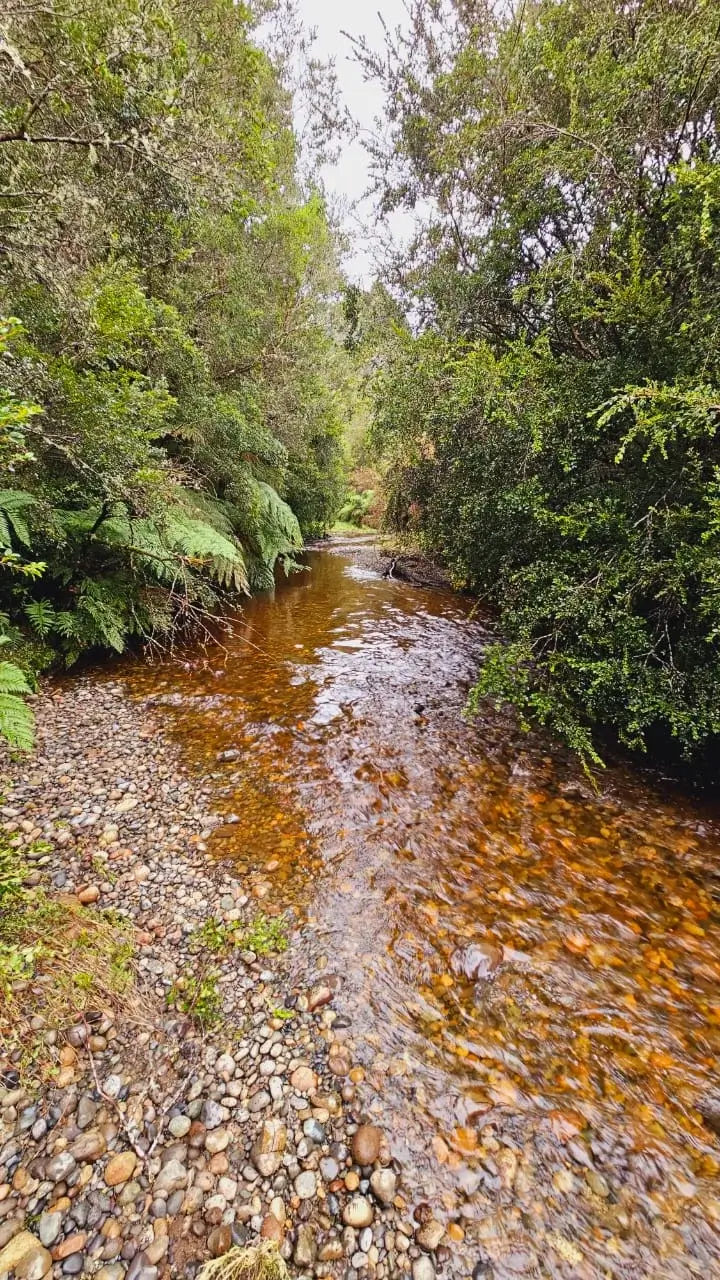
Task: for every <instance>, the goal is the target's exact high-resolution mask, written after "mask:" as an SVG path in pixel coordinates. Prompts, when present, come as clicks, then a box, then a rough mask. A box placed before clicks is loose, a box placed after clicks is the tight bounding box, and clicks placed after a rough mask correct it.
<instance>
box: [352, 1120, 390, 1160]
mask: <svg viewBox="0 0 720 1280" xmlns="http://www.w3.org/2000/svg"><path fill="white" fill-rule="evenodd" d="M382 1137H383V1135H382V1130H381V1129H378V1127H377V1125H374V1124H361V1125H360V1127H359V1128H358V1129H357V1130H356V1132H355V1133H354V1134H353V1139H352V1154H353V1160H355V1161H356V1162H357V1163H358V1164H359V1165H369V1164H374V1163H375V1161H376V1160H377V1158H378V1156H379V1155H380V1146H381V1143H382Z"/></svg>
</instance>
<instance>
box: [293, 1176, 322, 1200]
mask: <svg viewBox="0 0 720 1280" xmlns="http://www.w3.org/2000/svg"><path fill="white" fill-rule="evenodd" d="M294 1186H295V1193H296V1195H297V1196H298V1197H299V1199H300V1200H312V1198H313V1196H314V1195H315V1192H316V1191H317V1178H316V1176H315V1174H314V1173H313V1172H312V1170H308V1171H306V1172H305V1173H300V1174H298V1176H297V1178H296V1179H295V1183H294Z"/></svg>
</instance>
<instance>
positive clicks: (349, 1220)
mask: <svg viewBox="0 0 720 1280" xmlns="http://www.w3.org/2000/svg"><path fill="white" fill-rule="evenodd" d="M374 1216H375V1215H374V1212H373V1207H372V1205H371V1203H370V1201H369V1200H367V1199H366V1198H365V1196H353V1198H352V1200H349V1201H348V1203H347V1204H346V1205H345V1208H344V1209H343V1222H344V1223H345V1225H346V1226H348V1227H355V1228H356V1229H357V1228H361V1227H369V1226H370V1224H371V1222H372V1220H373V1217H374Z"/></svg>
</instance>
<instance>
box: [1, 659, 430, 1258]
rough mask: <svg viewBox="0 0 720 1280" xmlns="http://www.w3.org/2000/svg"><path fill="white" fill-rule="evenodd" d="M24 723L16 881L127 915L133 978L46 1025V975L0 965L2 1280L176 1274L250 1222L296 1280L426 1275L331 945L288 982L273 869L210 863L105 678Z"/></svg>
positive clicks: (13, 806)
mask: <svg viewBox="0 0 720 1280" xmlns="http://www.w3.org/2000/svg"><path fill="white" fill-rule="evenodd" d="M37 717H38V746H37V751H36V753H35V755H34V756H33V758H32V759H31V760H29V761H24V762H21V763H16V764H12V763H11V762H9V761H8V760H5V761H3V764H2V770H1V772H2V776H3V779H4V781H3V795H4V802H3V806H2V811H1V816H2V824H3V830H4V832H5V833H6V837H7V838H12V842H13V845H14V846H15V847H16V849H17V850H18V852H20V853H23V854H24V856H25V858H26V862H27V871H26V876H25V882H26V886H27V887H29V888H30V889H32V888H34V887H35V888H38V889H42V887H43V886H44V887H45V888H46V889H47V891H48V892H49V894H50V895H51V897H52V898H53V900H56V901H60V902H62V901H67V902H68V903H73V909H74V910H75V911H77V909H78V906H79V907H80V909H81V910H82V911H84V912H87V913H88V916H89V917H90V916H93V915H95V914H96V913H100V912H107V911H111V912H114V913H117V918H118V920H126V921H129V922H130V925H131V930H132V937H133V956H132V958H131V959H130V960H129V965H130V967H131V968H132V970H133V971H134V974H135V984H134V990H133V993H132V998H129V997H118V999H117V1000H115V1001H111V1000H108V1001H107V1002H106V1003H105V1005H104V1007H103V1006H101V1007H97V1008H88V1007H85V1009H84V1012H83V1013H78V1015H77V1017H76V1018H75V1019H74V1020H72V1021H71V1023H70V1024H69V1025H60V1026H56V1025H53V1022H52V1020H51V1017H50V1016H49V1015H48V1009H47V1000H46V994H47V989H48V985H50V986H51V985H52V983H53V980H54V975H53V974H52V973H50V974H47V975H43V973H42V965H41V964H40V965H38V967H37V969H36V971H35V972H34V973H33V974H31V975H30V976H28V977H25V976H23V977H20V978H18V979H17V980H16V981H13V979H12V975H10V976H8V975H7V974H5V975H4V980H5V982H7V983H8V986H7V988H6V994H9V992H10V991H12V995H13V999H14V1000H16V1001H17V1004H18V1007H19V1008H21V1009H22V1014H21V1017H20V1020H19V1022H15V1024H14V1025H13V1026H9V1025H8V1024H7V1021H6V1019H3V1021H4V1023H5V1025H4V1026H3V1033H4V1049H3V1055H2V1085H1V1087H0V1133H1V1135H2V1136H1V1139H0V1274H2V1275H3V1276H5V1275H6V1274H11V1273H12V1272H13V1269H14V1273H15V1274H16V1275H17V1276H23V1277H26V1280H31V1277H36V1278H39V1277H41V1276H44V1275H50V1274H52V1275H55V1276H61V1275H63V1276H64V1275H77V1274H80V1273H82V1274H94V1275H96V1276H97V1277H99V1280H121V1278H123V1277H124V1278H125V1280H155V1278H156V1277H163V1276H170V1275H172V1276H173V1277H180V1276H192V1275H194V1274H196V1272H197V1269H198V1268H199V1266H200V1264H201V1263H203V1262H204V1261H206V1260H207V1259H208V1258H209V1257H212V1256H217V1255H220V1254H223V1253H224V1252H226V1251H227V1250H228V1249H229V1248H230V1247H231V1246H232V1245H244V1244H246V1243H249V1242H251V1241H253V1240H256V1239H258V1238H260V1237H262V1238H265V1239H272V1240H276V1241H277V1242H278V1244H279V1247H280V1250H281V1252H282V1254H283V1256H284V1257H285V1258H286V1259H287V1260H288V1261H289V1264H290V1267H291V1270H292V1272H293V1273H294V1274H300V1275H311V1274H314V1275H316V1276H325V1275H330V1274H335V1275H347V1276H353V1275H355V1274H360V1273H361V1272H365V1273H368V1272H369V1273H370V1274H374V1275H377V1276H378V1277H379V1278H381V1277H383V1276H390V1275H394V1274H399V1273H403V1272H407V1273H410V1272H411V1271H412V1274H413V1276H415V1277H416V1280H426V1278H430V1277H432V1275H433V1274H434V1270H435V1268H434V1265H433V1263H432V1261H431V1259H430V1256H429V1252H428V1246H429V1245H431V1246H432V1247H433V1248H434V1247H435V1246H436V1245H437V1244H438V1243H439V1239H440V1237H441V1236H442V1234H443V1230H442V1228H441V1227H440V1228H438V1224H435V1223H427V1222H425V1223H424V1224H418V1223H417V1222H414V1221H413V1220H412V1218H411V1217H410V1215H409V1212H408V1208H409V1206H408V1205H406V1202H405V1201H404V1199H403V1197H402V1191H401V1186H400V1184H399V1180H398V1173H397V1169H396V1167H393V1165H392V1162H391V1159H390V1154H389V1150H388V1146H387V1142H386V1140H385V1135H384V1134H383V1133H382V1132H381V1131H380V1129H378V1128H377V1127H375V1126H374V1125H365V1126H363V1124H362V1121H363V1119H364V1116H363V1114H362V1111H361V1109H360V1106H359V1102H358V1098H357V1096H356V1088H355V1084H356V1082H357V1081H358V1080H359V1079H361V1078H362V1074H363V1072H362V1069H361V1068H358V1067H357V1066H356V1064H355V1063H354V1062H353V1059H352V1056H351V1054H350V1052H349V1051H348V1049H347V1048H346V1046H345V1045H344V1032H343V1025H342V1019H337V1018H336V1016H335V1014H334V1012H333V1009H332V1000H333V993H334V985H335V979H334V975H333V974H332V972H331V968H330V966H329V964H328V961H327V958H321V959H320V961H319V963H318V966H317V968H316V970H315V971H313V972H308V973H307V975H306V981H305V982H304V983H303V984H300V985H298V984H295V985H292V984H291V983H290V980H289V978H288V974H287V971H286V965H285V956H284V954H283V952H282V950H278V947H282V945H283V941H284V935H283V933H282V932H281V930H280V929H279V927H278V924H279V917H274V918H273V917H272V916H271V915H270V914H269V913H270V912H271V911H272V910H273V908H272V906H271V905H268V904H271V903H272V874H273V867H272V864H271V863H269V864H268V865H267V866H266V868H265V873H266V874H265V876H264V878H262V879H258V878H257V877H254V878H253V877H250V878H248V879H246V880H245V881H244V880H243V879H241V878H238V876H237V875H235V874H234V873H233V870H232V868H231V867H229V866H223V865H221V864H217V863H214V862H213V861H212V860H210V859H209V858H208V855H207V840H208V838H209V836H210V833H211V830H212V828H213V826H214V825H215V824H216V823H217V822H218V821H219V819H218V818H217V817H216V816H214V815H213V814H212V813H211V812H209V809H210V797H209V795H208V794H207V793H206V792H205V791H204V789H203V787H202V785H200V786H198V785H197V784H196V783H195V782H194V781H192V780H191V779H190V778H189V777H188V776H187V775H186V774H185V772H184V771H183V768H182V765H181V762H180V760H179V752H178V749H177V747H176V746H175V745H174V744H172V743H170V742H169V741H167V740H166V739H165V737H164V736H163V732H162V727H161V725H160V724H159V723H158V721H157V720H156V719H155V718H154V717H153V715H152V712H151V710H150V709H149V708H148V707H147V706H146V705H145V706H143V705H139V704H137V703H136V702H132V701H131V700H130V698H129V697H128V696H127V694H126V693H125V691H124V689H123V686H122V685H121V684H119V683H117V684H116V683H112V682H111V683H107V682H106V683H103V684H98V683H97V682H96V681H94V680H93V678H92V677H91V676H88V677H87V678H83V679H81V680H76V681H74V682H73V683H72V684H68V685H59V686H56V687H55V688H52V687H51V688H49V689H48V690H46V692H45V693H44V694H43V695H42V697H41V698H40V699H39V700H38V706H37ZM225 822H226V823H227V822H228V818H227V817H226V818H225ZM263 908H265V910H263ZM203 926H204V929H205V932H204V934H203ZM285 927H287V926H285ZM223 931H225V933H226V934H227V933H228V932H230V933H231V934H232V936H235V937H237V938H239V939H242V940H243V945H242V946H239V945H229V946H226V945H225V941H226V939H225V937H224V936H223ZM218 939H220V942H219V943H218ZM253 941H255V942H256V945H257V950H256V951H253V950H252V947H251V943H252V942H253ZM263 951H267V954H262V952H263ZM198 974H203V975H204V977H205V979H208V975H209V976H210V978H211V981H210V982H209V983H208V982H207V981H206V985H207V986H208V991H207V992H206V993H205V994H204V995H203V994H202V993H200V994H198V990H197V989H196V988H194V987H193V985H192V984H193V975H195V979H197V976H198ZM76 979H77V982H78V997H80V996H81V990H80V987H81V985H82V976H81V975H76ZM198 999H199V1001H200V1004H199V1006H198V1004H197V1001H198ZM169 1000H170V1001H171V1002H173V1003H174V1004H175V1007H174V1008H173V1007H168V1001H169ZM193 1001H195V1007H192V1006H193ZM178 1003H180V1004H181V1005H184V1006H185V1008H186V1009H187V1012H183V1010H182V1009H181V1008H178V1007H177V1005H178ZM82 1004H83V1002H82V999H81V998H78V1001H77V1006H78V1010H80V1009H81V1008H82ZM210 1004H211V1005H212V1009H206V1007H205V1006H208V1005H210ZM6 1012H7V1010H6ZM198 1012H199V1013H203V1012H207V1013H209V1012H212V1013H213V1015H214V1017H213V1021H212V1025H209V1026H202V1025H201V1024H200V1023H199V1021H198V1016H197V1015H198ZM423 1244H424V1245H425V1248H423V1247H422V1246H423ZM8 1269H9V1270H8Z"/></svg>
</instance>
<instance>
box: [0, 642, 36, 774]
mask: <svg viewBox="0 0 720 1280" xmlns="http://www.w3.org/2000/svg"><path fill="white" fill-rule="evenodd" d="M0 639H3V637H0ZM29 693H32V689H31V688H30V685H29V684H28V681H27V678H26V676H25V673H24V672H23V671H21V670H20V667H17V666H16V665H15V663H14V662H0V737H3V738H4V739H5V741H6V742H7V743H8V744H9V746H10V747H13V748H15V749H17V750H18V751H30V750H31V749H32V746H33V742H34V726H35V720H34V716H33V713H32V711H31V710H30V708H29V707H28V706H27V704H26V702H25V700H24V699H25V696H26V695H27V694H29Z"/></svg>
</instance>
